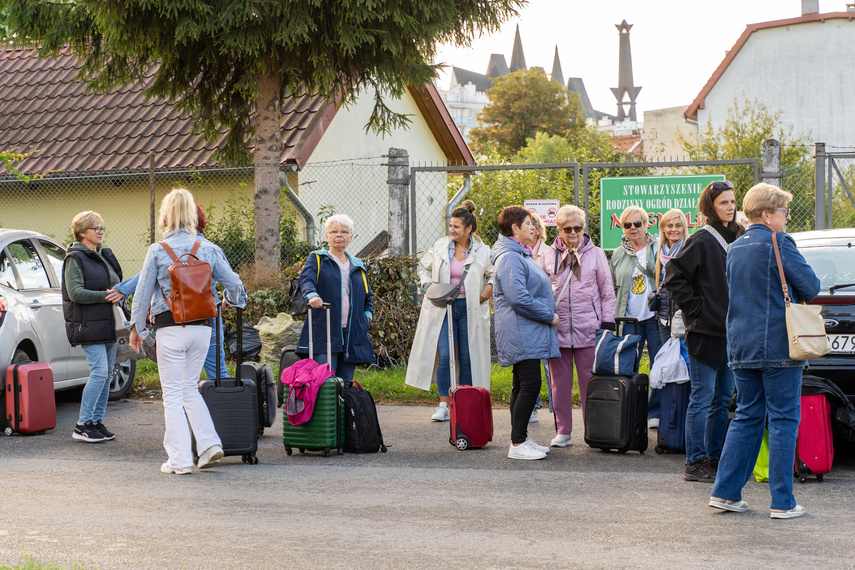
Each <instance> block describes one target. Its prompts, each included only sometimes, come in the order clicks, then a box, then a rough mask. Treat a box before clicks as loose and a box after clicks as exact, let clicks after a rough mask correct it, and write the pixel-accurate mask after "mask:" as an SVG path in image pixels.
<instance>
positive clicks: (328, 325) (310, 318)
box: [306, 303, 332, 366]
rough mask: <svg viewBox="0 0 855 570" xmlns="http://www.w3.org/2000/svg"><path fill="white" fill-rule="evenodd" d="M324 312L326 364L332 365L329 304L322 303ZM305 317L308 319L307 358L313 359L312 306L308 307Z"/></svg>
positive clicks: (313, 330)
mask: <svg viewBox="0 0 855 570" xmlns="http://www.w3.org/2000/svg"><path fill="white" fill-rule="evenodd" d="M323 309H324V312H325V313H326V319H327V364H329V365H330V366H332V338H330V312H331V311H330V304H329V303H324V304H323ZM306 318H307V319H308V320H309V358H311V359H312V360H314V358H315V343H314V342H313V340H312V337H313V336H314V332H315V329H314V328H313V327H312V308H311V307H309V311H308V312H307V313H306Z"/></svg>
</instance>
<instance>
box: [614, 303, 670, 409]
mask: <svg viewBox="0 0 855 570" xmlns="http://www.w3.org/2000/svg"><path fill="white" fill-rule="evenodd" d="M631 329H632V327H625V330H624V331H623V334H628V333H629V332H631ZM638 334H640V335H641V346H640V347H639V350H643V349H644V344H645V343H647V354H648V355H649V356H650V367H651V368H653V363H654V362H655V361H656V353H657V352H659V349H661V348H662V344H663V343H662V337H661V336H660V335H659V319H657V318H656V317H655V316H654V317H651V318H649V319H644V320H643V321H638ZM661 400H662V392H661V390H660V389H658V388H654V389H652V390H650V397H649V398H648V400H647V417H648V418H658V417H659V403H660V401H661Z"/></svg>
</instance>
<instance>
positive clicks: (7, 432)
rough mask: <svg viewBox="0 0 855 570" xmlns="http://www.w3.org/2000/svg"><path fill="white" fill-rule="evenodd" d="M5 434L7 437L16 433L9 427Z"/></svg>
mask: <svg viewBox="0 0 855 570" xmlns="http://www.w3.org/2000/svg"><path fill="white" fill-rule="evenodd" d="M3 433H5V434H6V435H12V434H13V433H15V432H14V431H13V430H12V428H10V427H7V428H6V430H5V431H4V432H3Z"/></svg>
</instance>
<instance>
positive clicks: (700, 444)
mask: <svg viewBox="0 0 855 570" xmlns="http://www.w3.org/2000/svg"><path fill="white" fill-rule="evenodd" d="M689 380H690V381H691V383H692V391H691V393H690V394H689V407H688V409H687V410H686V463H688V464H692V463H697V462H698V461H700V460H702V459H704V458H707V459H718V458H719V457H721V448H722V445H723V444H724V436H725V432H726V430H727V414H728V411H729V409H730V402H731V400H733V386H734V381H733V372H731V370H730V367H729V366H728V365H727V358H726V357H725V358H724V359H722V362H721V368H720V369H718V370H716V369H715V368H713V367H712V366H707V365H706V364H704V363H702V362H699V361H697V360H695V359H694V358H692V356H691V355H689ZM761 435H762V434H761ZM757 445H758V449H759V445H760V444H759V443H758V444H757ZM793 457H795V455H793ZM754 459H757V454H756V453H755V454H754ZM753 467H754V466H753V465H752V468H753ZM790 470H792V468H791V469H790Z"/></svg>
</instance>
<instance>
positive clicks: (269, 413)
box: [240, 362, 281, 437]
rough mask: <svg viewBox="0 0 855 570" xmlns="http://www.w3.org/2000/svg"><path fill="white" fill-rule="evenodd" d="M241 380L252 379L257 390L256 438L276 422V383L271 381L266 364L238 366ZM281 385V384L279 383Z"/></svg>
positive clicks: (270, 371)
mask: <svg viewBox="0 0 855 570" xmlns="http://www.w3.org/2000/svg"><path fill="white" fill-rule="evenodd" d="M240 370H241V372H240V375H241V377H243V378H253V379H254V381H255V388H256V390H258V394H257V402H258V436H259V437H261V436H262V435H264V428H266V427H270V426H272V425H273V422H275V421H276V404H275V402H276V382H275V381H274V380H273V369H272V368H271V367H270V365H268V364H259V363H258V362H244V363H243V364H241V366H240ZM280 384H281V382H280Z"/></svg>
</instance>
